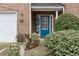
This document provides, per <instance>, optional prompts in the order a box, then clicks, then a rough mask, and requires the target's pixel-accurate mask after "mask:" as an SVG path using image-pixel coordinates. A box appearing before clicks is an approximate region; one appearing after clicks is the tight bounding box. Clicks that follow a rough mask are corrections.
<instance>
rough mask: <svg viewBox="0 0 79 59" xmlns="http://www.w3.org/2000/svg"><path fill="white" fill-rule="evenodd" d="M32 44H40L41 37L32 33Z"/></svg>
mask: <svg viewBox="0 0 79 59" xmlns="http://www.w3.org/2000/svg"><path fill="white" fill-rule="evenodd" d="M31 42H32V43H34V44H35V45H38V44H39V36H38V34H37V33H32V35H31Z"/></svg>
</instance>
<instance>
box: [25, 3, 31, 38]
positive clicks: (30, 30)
mask: <svg viewBox="0 0 79 59" xmlns="http://www.w3.org/2000/svg"><path fill="white" fill-rule="evenodd" d="M31 24H32V22H31V3H29V34H30V38H31V32H32V31H31V27H32V26H31ZM26 28H27V27H26Z"/></svg>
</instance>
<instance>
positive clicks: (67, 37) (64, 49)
mask: <svg viewBox="0 0 79 59" xmlns="http://www.w3.org/2000/svg"><path fill="white" fill-rule="evenodd" d="M44 45H45V46H46V47H47V48H49V50H52V52H51V53H50V55H55V56H67V55H68V56H76V55H78V56H79V31H77V30H63V31H57V32H54V33H52V34H49V35H47V36H46V37H45V41H44Z"/></svg>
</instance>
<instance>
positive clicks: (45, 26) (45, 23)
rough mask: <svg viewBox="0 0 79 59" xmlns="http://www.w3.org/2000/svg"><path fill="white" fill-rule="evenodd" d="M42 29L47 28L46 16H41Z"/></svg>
mask: <svg viewBox="0 0 79 59" xmlns="http://www.w3.org/2000/svg"><path fill="white" fill-rule="evenodd" d="M42 29H48V16H42Z"/></svg>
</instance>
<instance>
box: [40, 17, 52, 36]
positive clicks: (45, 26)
mask: <svg viewBox="0 0 79 59" xmlns="http://www.w3.org/2000/svg"><path fill="white" fill-rule="evenodd" d="M50 27H51V26H50V16H40V36H41V37H45V36H46V35H48V34H49V33H50V29H51V28H50Z"/></svg>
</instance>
